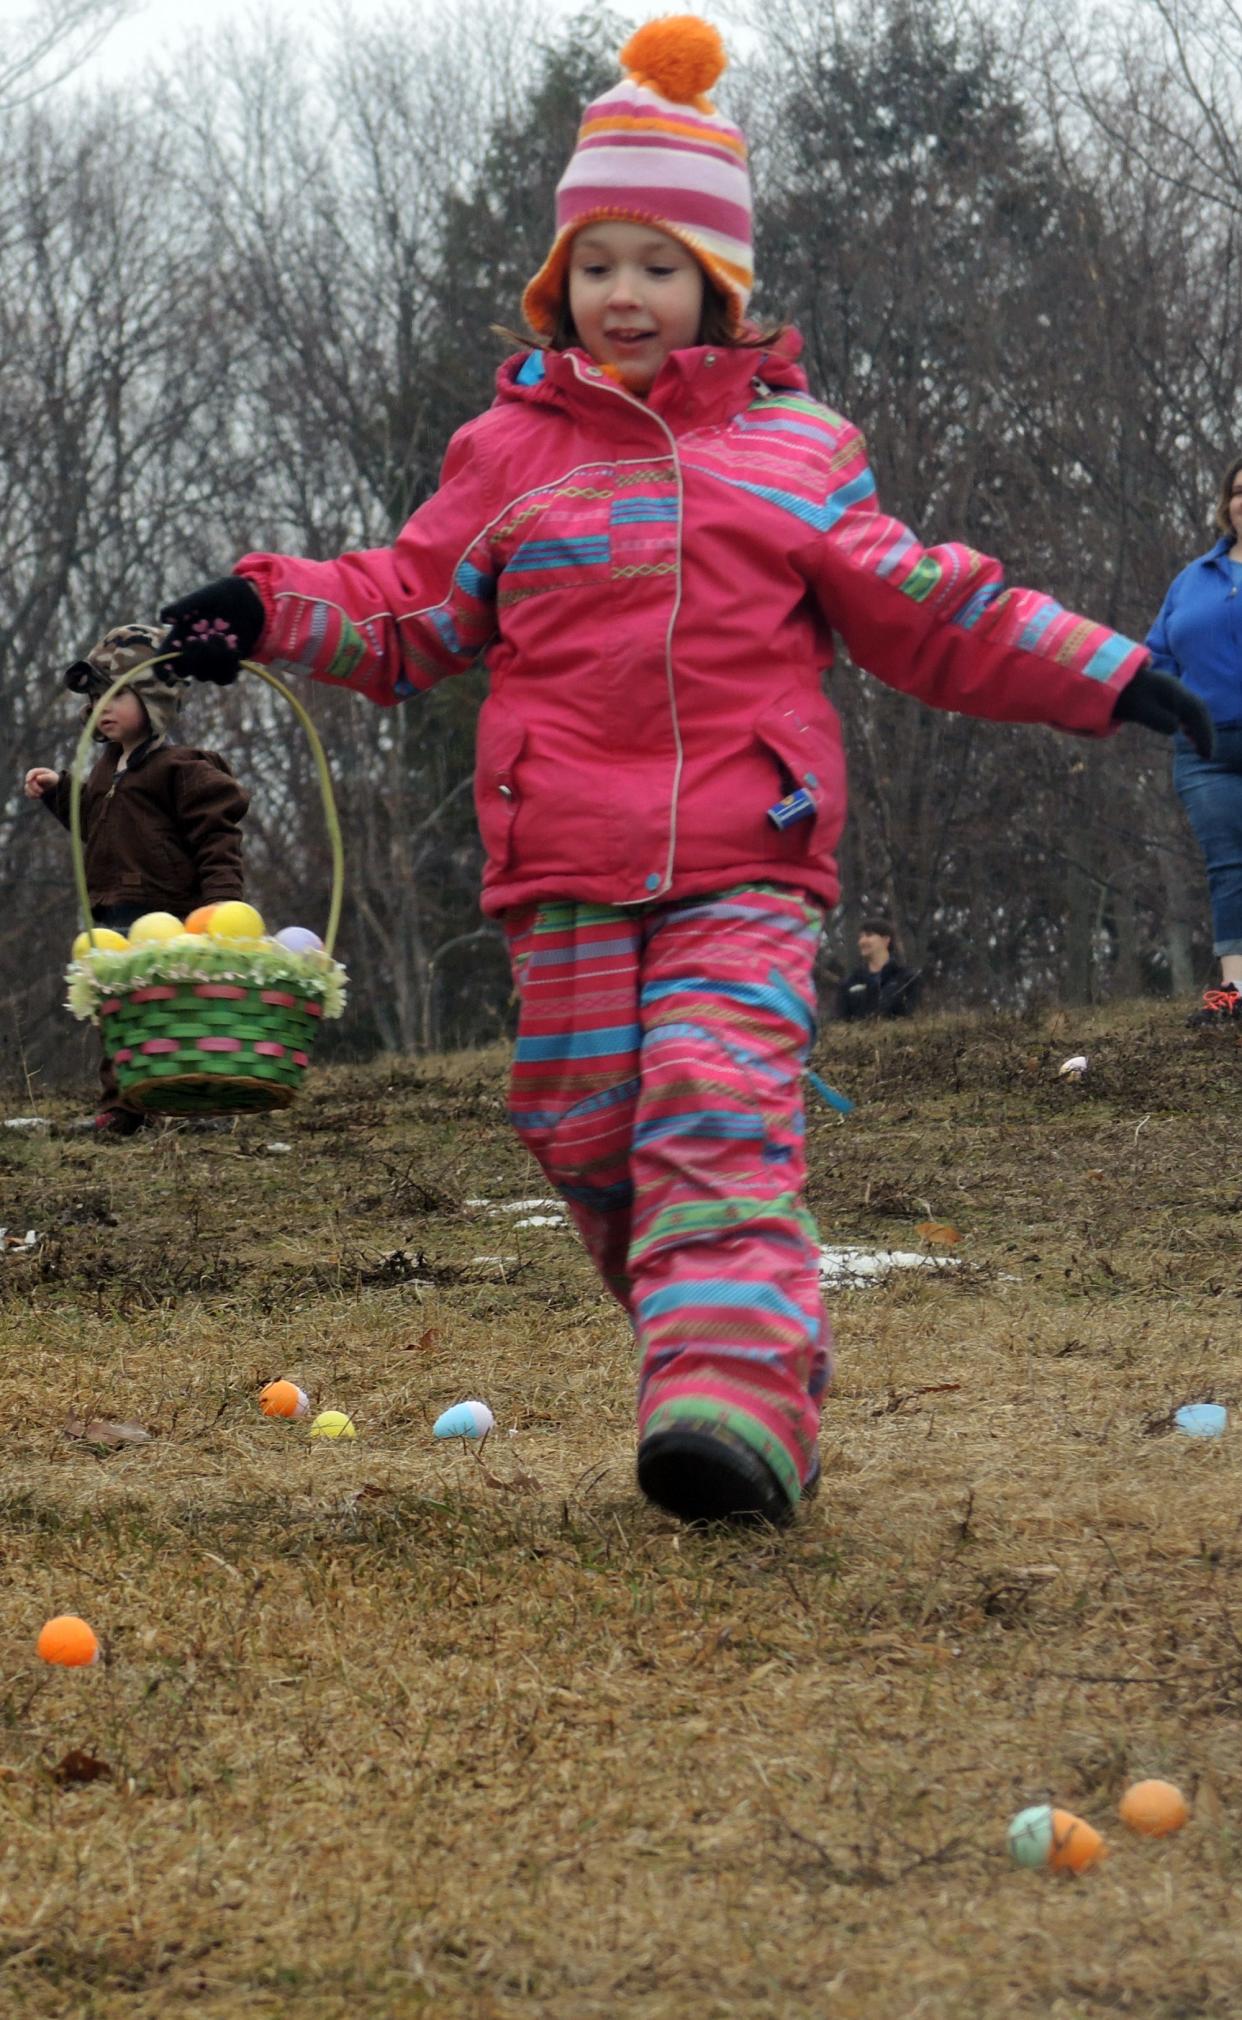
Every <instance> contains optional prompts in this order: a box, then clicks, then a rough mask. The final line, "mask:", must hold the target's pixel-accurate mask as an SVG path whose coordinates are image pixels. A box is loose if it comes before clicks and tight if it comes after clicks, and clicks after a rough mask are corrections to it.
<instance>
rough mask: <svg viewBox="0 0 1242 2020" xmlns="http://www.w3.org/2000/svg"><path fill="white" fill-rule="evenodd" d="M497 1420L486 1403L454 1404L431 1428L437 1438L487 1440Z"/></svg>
mask: <svg viewBox="0 0 1242 2020" xmlns="http://www.w3.org/2000/svg"><path fill="white" fill-rule="evenodd" d="M495 1422H496V1419H495V1417H493V1415H492V1413H491V1411H490V1410H489V1409H488V1407H487V1404H486V1403H454V1404H453V1406H452V1408H451V1409H448V1410H444V1411H442V1412H441V1414H440V1416H438V1417H437V1418H436V1421H435V1423H434V1424H433V1425H432V1427H431V1432H432V1436H433V1437H435V1438H486V1436H487V1434H488V1432H489V1431H490V1430H491V1428H492V1426H493V1425H494V1424H495Z"/></svg>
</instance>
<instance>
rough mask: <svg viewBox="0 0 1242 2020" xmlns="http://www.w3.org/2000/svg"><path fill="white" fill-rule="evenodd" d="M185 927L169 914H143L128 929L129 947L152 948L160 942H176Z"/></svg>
mask: <svg viewBox="0 0 1242 2020" xmlns="http://www.w3.org/2000/svg"><path fill="white" fill-rule="evenodd" d="M184 931H185V927H184V926H183V925H182V923H181V921H180V919H175V918H174V917H173V915H172V913H171V912H144V913H143V915H142V917H141V919H135V920H134V923H133V925H132V926H131V927H130V929H129V944H130V946H131V947H149V946H154V945H156V944H157V943H158V942H160V941H162V940H177V939H180V937H181V935H182V933H184Z"/></svg>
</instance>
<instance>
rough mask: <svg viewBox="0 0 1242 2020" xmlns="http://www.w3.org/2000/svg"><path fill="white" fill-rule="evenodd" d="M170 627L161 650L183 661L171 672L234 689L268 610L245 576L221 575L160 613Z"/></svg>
mask: <svg viewBox="0 0 1242 2020" xmlns="http://www.w3.org/2000/svg"><path fill="white" fill-rule="evenodd" d="M160 616H161V618H162V619H163V621H164V623H165V624H167V625H169V626H170V627H171V628H170V630H169V632H168V636H167V637H166V638H165V640H164V643H163V645H162V647H161V650H162V651H164V652H175V653H177V654H178V655H179V657H178V658H177V659H176V660H175V661H174V662H172V664H171V666H170V671H171V672H173V673H176V674H180V675H181V676H182V678H183V679H184V678H187V677H188V678H190V679H192V680H214V681H215V682H216V684H217V686H219V687H229V686H231V685H232V683H233V682H234V681H235V680H236V679H237V675H238V671H239V669H240V667H241V663H242V661H243V659H248V658H249V656H250V654H251V653H252V652H253V651H254V648H255V646H256V645H257V644H258V642H259V640H260V638H261V637H262V636H263V627H264V625H265V624H266V623H267V612H266V611H265V610H264V608H263V603H262V600H261V598H260V597H259V594H258V592H257V591H256V590H254V589H252V588H251V586H250V584H249V583H248V582H247V581H246V578H245V576H244V575H222V576H221V577H220V578H219V580H218V581H216V582H207V583H204V585H203V587H202V588H201V589H192V590H191V591H190V594H189V595H188V596H179V597H178V598H177V601H176V602H175V603H166V604H165V605H164V608H163V609H162V610H161V612H160Z"/></svg>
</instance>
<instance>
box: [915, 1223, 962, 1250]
mask: <svg viewBox="0 0 1242 2020" xmlns="http://www.w3.org/2000/svg"><path fill="white" fill-rule="evenodd" d="M914 1232H915V1234H921V1235H922V1237H923V1240H924V1241H932V1242H937V1243H938V1244H939V1245H940V1246H941V1247H942V1248H956V1246H957V1244H958V1242H959V1241H960V1240H961V1239H962V1237H961V1235H960V1234H959V1233H958V1231H957V1229H956V1228H955V1227H953V1226H951V1224H950V1223H949V1222H948V1221H947V1220H921V1221H919V1223H918V1225H917V1226H916V1228H915V1230H914Z"/></svg>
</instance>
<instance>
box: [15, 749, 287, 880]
mask: <svg viewBox="0 0 1242 2020" xmlns="http://www.w3.org/2000/svg"><path fill="white" fill-rule="evenodd" d="M120 755H121V747H120V745H119V744H114V743H110V744H107V745H105V747H104V751H103V755H102V756H101V757H100V759H99V761H98V763H97V764H96V765H95V767H94V769H93V770H92V772H91V774H90V776H89V778H88V779H87V780H86V783H85V785H84V786H83V788H82V835H83V840H84V844H85V853H86V888H87V890H88V892H89V893H90V900H91V904H92V906H93V907H94V908H95V909H96V910H99V909H101V908H102V907H103V906H106V905H135V904H140V905H145V906H146V907H147V909H148V910H149V911H153V912H155V911H160V912H175V913H176V914H177V916H178V918H184V917H185V915H186V913H187V912H190V911H193V909H194V907H195V906H196V905H212V904H216V903H218V902H220V901H221V900H222V899H225V898H240V897H241V895H242V889H243V886H242V847H241V825H240V824H241V821H242V818H243V816H244V814H245V812H246V808H247V807H248V806H249V804H250V795H249V793H247V792H243V790H242V788H241V787H240V786H239V785H238V783H237V780H236V779H235V778H234V777H233V774H232V772H231V771H230V770H229V768H228V766H227V765H226V764H225V762H224V759H223V758H222V757H218V756H217V755H216V753H215V751H208V750H191V749H189V748H187V747H186V745H184V744H169V743H165V742H164V741H163V739H162V738H161V739H152V740H150V741H148V742H147V743H145V744H140V745H139V746H138V748H137V750H135V751H134V752H133V753H132V755H131V757H130V760H129V763H128V764H127V766H126V767H125V770H124V771H123V772H122V773H121V774H120V777H119V778H118V776H117V769H116V768H117V761H118V759H119V758H120ZM43 804H44V806H45V807H47V808H48V810H49V811H50V812H51V813H53V814H55V816H56V818H57V820H58V821H60V822H61V823H62V824H63V825H64V826H65V827H68V825H69V773H68V772H62V773H61V775H60V778H59V779H58V781H57V783H56V786H55V788H54V789H53V790H52V791H51V792H50V793H48V794H46V795H45V797H44V801H43Z"/></svg>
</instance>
